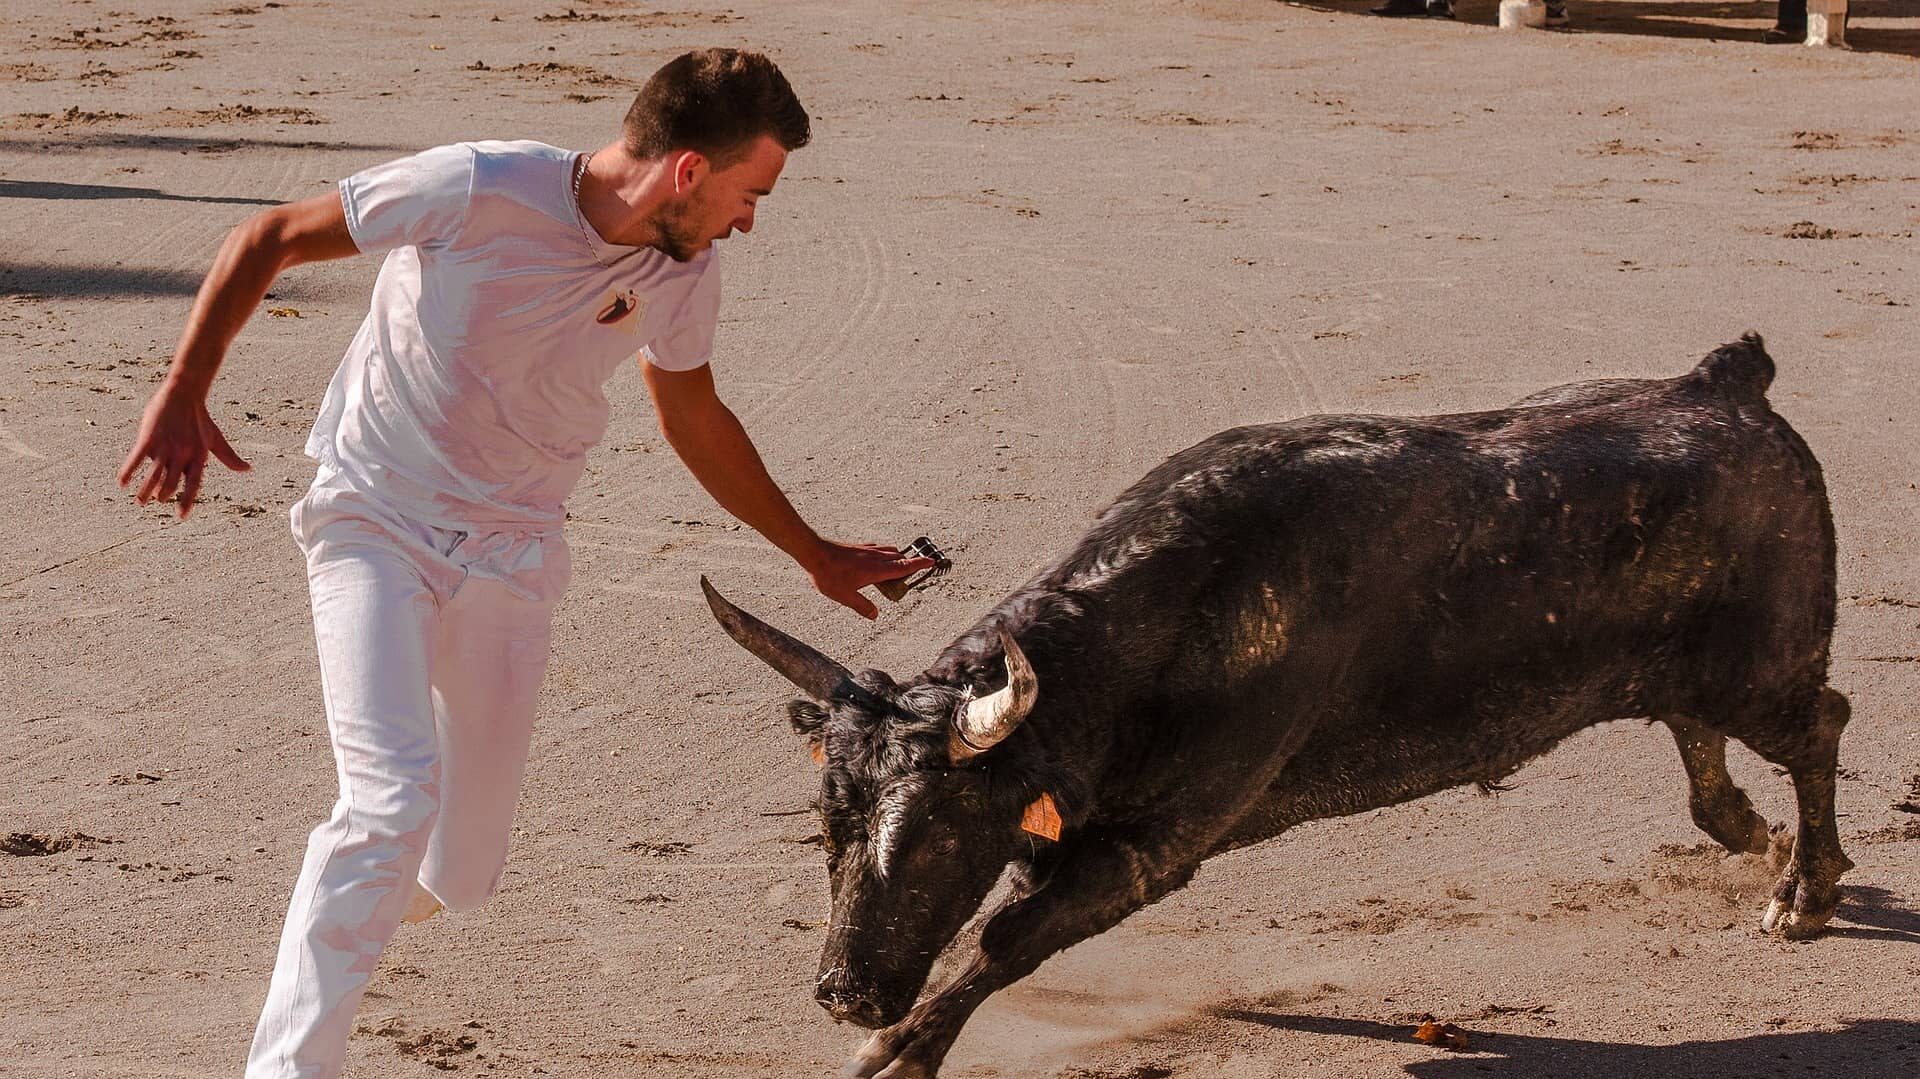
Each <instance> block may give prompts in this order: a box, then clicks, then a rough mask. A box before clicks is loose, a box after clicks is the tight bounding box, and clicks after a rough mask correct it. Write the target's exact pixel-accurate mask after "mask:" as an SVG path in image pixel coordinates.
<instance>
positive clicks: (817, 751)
mask: <svg viewBox="0 0 1920 1079" xmlns="http://www.w3.org/2000/svg"><path fill="white" fill-rule="evenodd" d="M807 755H808V756H811V757H812V758H813V763H815V764H818V765H823V766H824V765H825V764H826V763H827V747H826V746H823V745H821V744H820V743H818V742H814V743H813V744H811V745H809V746H808V747H807Z"/></svg>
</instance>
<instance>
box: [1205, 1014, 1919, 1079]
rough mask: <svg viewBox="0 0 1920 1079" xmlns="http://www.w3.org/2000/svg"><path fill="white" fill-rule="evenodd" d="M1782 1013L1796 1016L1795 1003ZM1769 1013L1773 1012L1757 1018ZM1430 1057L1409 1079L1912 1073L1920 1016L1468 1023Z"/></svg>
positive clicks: (1299, 1018) (1310, 1019)
mask: <svg viewBox="0 0 1920 1079" xmlns="http://www.w3.org/2000/svg"><path fill="white" fill-rule="evenodd" d="M1785 1011H1786V1012H1787V1014H1788V1015H1791V1014H1792V1008H1791V1006H1790V1005H1789V1006H1787V1007H1786V1008H1785ZM1216 1014H1218V1015H1219V1016H1220V1017H1222V1018H1225V1019H1238V1020H1240V1021H1242V1022H1247V1023H1253V1024H1257V1025H1259V1026H1264V1027H1271V1028H1273V1029H1275V1030H1297V1031H1302V1032H1304V1033H1309V1034H1337V1035H1343V1036H1345V1037H1349V1038H1373V1039H1376V1040H1379V1041H1391V1042H1400V1043H1403V1044H1404V1043H1407V1042H1409V1041H1410V1040H1411V1039H1410V1034H1411V1032H1410V1031H1409V1029H1408V1028H1407V1027H1405V1026H1399V1025H1393V1024H1388V1023H1376V1022H1374V1021H1372V1020H1369V1019H1336V1018H1329V1017H1324V1016H1316V1015H1286V1014H1282V1013H1279V1012H1268V1011H1255V1010H1249V1009H1237V1010H1232V1011H1222V1012H1218V1013H1216ZM1756 1018H1758V1019H1765V1018H1769V1017H1764V1016H1761V1017H1756ZM1435 1053H1436V1055H1435V1056H1434V1057H1433V1058H1432V1059H1429V1060H1421V1061H1416V1062H1414V1063H1412V1064H1408V1065H1406V1073H1407V1074H1408V1075H1412V1076H1414V1077H1415V1079H1484V1077H1486V1076H1489V1075H1493V1076H1501V1075H1506V1076H1513V1077H1515V1079H1519V1077H1522V1076H1524V1077H1526V1079H1537V1077H1540V1076H1552V1077H1553V1079H1622V1077H1624V1076H1660V1077H1662V1079H1665V1077H1673V1079H1757V1077H1761V1076H1775V1075H1845V1076H1848V1077H1849V1079H1913V1077H1914V1076H1916V1075H1920V1022H1914V1021H1912V1020H1905V1019H1856V1020H1852V1021H1850V1022H1848V1023H1847V1025H1846V1026H1845V1027H1843V1028H1841V1029H1839V1030H1808V1031H1793V1032H1784V1031H1783V1032H1780V1033H1769V1034H1753V1035H1749V1036H1747V1037H1744V1038H1729V1039H1727V1040H1725V1041H1693V1042H1680V1043H1679V1044H1677V1045H1632V1044H1621V1043H1617V1042H1605V1041H1586V1040H1583V1039H1580V1038H1548V1037H1541V1036H1539V1035H1533V1034H1491V1033H1481V1032H1478V1031H1474V1030H1471V1029H1469V1030H1468V1031H1467V1049H1466V1051H1465V1052H1460V1053H1450V1052H1445V1051H1443V1050H1435Z"/></svg>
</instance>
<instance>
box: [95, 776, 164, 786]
mask: <svg viewBox="0 0 1920 1079" xmlns="http://www.w3.org/2000/svg"><path fill="white" fill-rule="evenodd" d="M162 778H163V777H162V776H160V775H159V774H158V773H155V772H135V773H133V774H132V775H122V774H120V773H117V772H116V773H115V774H113V775H110V776H108V777H107V783H108V784H109V785H111V786H115V787H130V786H133V785H134V784H136V783H158V782H160V780H161V779H162Z"/></svg>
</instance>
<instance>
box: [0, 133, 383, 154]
mask: <svg viewBox="0 0 1920 1079" xmlns="http://www.w3.org/2000/svg"><path fill="white" fill-rule="evenodd" d="M101 147H122V148H125V149H129V150H167V151H173V152H178V153H191V152H195V151H198V152H200V153H208V154H225V153H233V152H234V151H237V150H336V151H340V152H342V153H365V154H376V153H377V154H410V153H413V152H414V151H416V150H419V149H421V147H419V146H394V145H388V144H386V143H372V142H322V141H316V140H311V139H306V140H283V139H249V138H222V137H219V136H213V135H146V134H137V133H133V132H126V131H48V132H45V133H44V134H38V135H9V136H6V137H4V138H0V152H7V151H13V152H18V153H27V152H32V153H81V152H85V151H89V150H97V149H99V148H101Z"/></svg>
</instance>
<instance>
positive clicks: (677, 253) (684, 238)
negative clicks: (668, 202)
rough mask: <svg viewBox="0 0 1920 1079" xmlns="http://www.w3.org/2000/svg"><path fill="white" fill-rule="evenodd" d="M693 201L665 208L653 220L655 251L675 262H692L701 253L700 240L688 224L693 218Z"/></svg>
mask: <svg viewBox="0 0 1920 1079" xmlns="http://www.w3.org/2000/svg"><path fill="white" fill-rule="evenodd" d="M692 209H693V206H692V204H691V200H689V201H688V202H683V203H681V204H680V205H678V206H669V207H664V208H662V209H661V211H660V212H659V213H658V214H655V215H654V218H653V232H654V237H655V239H654V241H653V244H652V245H651V246H652V247H653V249H654V250H656V251H658V252H660V253H661V254H663V255H665V256H667V257H668V258H670V259H672V260H673V261H675V262H692V261H693V258H694V256H695V255H698V254H699V253H700V246H701V244H700V240H699V239H698V238H697V237H695V236H694V234H693V229H692V228H691V227H690V226H689V225H688V224H687V219H688V218H690V217H692V216H693V214H692V212H691V211H692Z"/></svg>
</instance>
